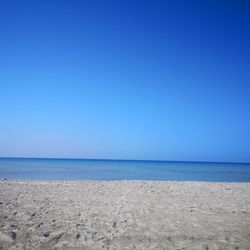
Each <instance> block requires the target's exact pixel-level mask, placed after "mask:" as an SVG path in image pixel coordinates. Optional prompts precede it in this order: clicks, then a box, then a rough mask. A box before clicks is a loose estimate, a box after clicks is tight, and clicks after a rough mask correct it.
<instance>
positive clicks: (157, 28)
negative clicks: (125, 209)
mask: <svg viewBox="0 0 250 250" xmlns="http://www.w3.org/2000/svg"><path fill="white" fill-rule="evenodd" d="M249 27H250V4H249V3H247V1H76V0H73V1H72V0H68V1H65V0H60V1H59V0H58V1H55V0H50V1H46V0H44V1H25V0H22V1H21V0H20V1H1V2H0V37H1V39H0V52H1V53H0V54H1V56H0V121H1V122H0V156H22V157H27V156H28V157H70V158H72V157H73V158H74V157H77V158H116V159H157V160H191V161H239V162H250V132H249V131H250V63H249V58H250V45H249V44H250V32H249Z"/></svg>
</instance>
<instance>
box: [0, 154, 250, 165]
mask: <svg viewBox="0 0 250 250" xmlns="http://www.w3.org/2000/svg"><path fill="white" fill-rule="evenodd" d="M0 159H37V160H43V159H44V160H88V161H141V162H142V161H144V162H180V163H181V162H183V163H217V164H223V163H224V164H225V163H227V164H250V162H238V161H192V160H186V161H185V160H153V159H150V160H143V159H136V160H135V159H116V158H80V157H79V158H78V157H75V158H71V157H66V158H65V157H30V156H0Z"/></svg>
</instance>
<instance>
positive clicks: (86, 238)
mask: <svg viewBox="0 0 250 250" xmlns="http://www.w3.org/2000/svg"><path fill="white" fill-rule="evenodd" d="M0 249H10V250H14V249H197V250H198V249H201V250H209V249H218V250H219V249H234V250H236V249H250V183H206V182H168V181H164V182H159V181H110V182H108V181H106V182H105V181H8V180H2V181H1V182H0Z"/></svg>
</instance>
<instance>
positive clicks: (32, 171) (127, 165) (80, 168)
mask: <svg viewBox="0 0 250 250" xmlns="http://www.w3.org/2000/svg"><path fill="white" fill-rule="evenodd" d="M4 177H6V178H8V179H15V180H20V179H25V180H29V179H35V180H124V179H126V180H178V181H226V182H229V181H236V182H249V181H250V163H249V164H238V163H210V162H208V163H200V162H167V161H120V160H78V159H74V160H72V159H30V158H27V159H26V158H0V178H4Z"/></svg>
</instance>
